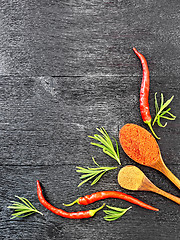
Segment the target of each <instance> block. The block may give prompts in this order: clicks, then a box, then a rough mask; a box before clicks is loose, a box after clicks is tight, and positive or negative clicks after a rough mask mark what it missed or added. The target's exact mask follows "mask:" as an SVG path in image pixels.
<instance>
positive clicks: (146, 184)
mask: <svg viewBox="0 0 180 240" xmlns="http://www.w3.org/2000/svg"><path fill="white" fill-rule="evenodd" d="M138 190H144V191H151V192H155V193H158V194H160V195H162V196H164V197H166V198H168V199H170V200H172V201H174V202H175V203H177V204H180V198H179V197H176V196H174V195H172V194H170V193H167V192H165V191H163V190H161V189H160V188H158V187H156V186H155V185H154V184H153V183H152V182H151V181H150V180H149V179H148V178H147V177H146V176H144V178H143V181H142V185H141V186H140V187H139V189H138Z"/></svg>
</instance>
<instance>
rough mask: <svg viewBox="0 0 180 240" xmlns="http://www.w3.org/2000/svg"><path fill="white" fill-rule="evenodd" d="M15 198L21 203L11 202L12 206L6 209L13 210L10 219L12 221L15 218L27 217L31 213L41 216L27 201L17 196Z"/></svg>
mask: <svg viewBox="0 0 180 240" xmlns="http://www.w3.org/2000/svg"><path fill="white" fill-rule="evenodd" d="M15 197H17V198H18V199H19V200H20V201H21V202H16V201H11V203H12V205H11V206H8V207H7V208H9V209H13V210H14V213H13V214H12V218H11V219H14V218H16V217H18V218H19V217H27V216H29V215H31V214H33V213H39V214H41V215H43V214H42V213H41V212H39V211H38V210H37V209H36V208H35V207H34V206H33V205H32V203H31V202H30V201H29V200H28V199H26V198H24V197H18V196H15Z"/></svg>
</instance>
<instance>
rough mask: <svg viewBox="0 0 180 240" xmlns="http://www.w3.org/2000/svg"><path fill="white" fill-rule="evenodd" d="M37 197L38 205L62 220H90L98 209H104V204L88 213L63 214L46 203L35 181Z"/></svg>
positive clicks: (38, 184)
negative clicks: (62, 218)
mask: <svg viewBox="0 0 180 240" xmlns="http://www.w3.org/2000/svg"><path fill="white" fill-rule="evenodd" d="M37 195H38V198H39V201H40V203H41V204H42V205H43V206H44V207H45V208H47V209H49V210H50V211H51V212H53V213H55V214H57V215H59V216H61V217H64V218H72V219H82V218H90V217H93V216H94V214H95V213H96V212H97V211H99V210H100V209H102V208H103V207H104V205H105V204H103V206H101V207H100V208H97V209H93V210H88V211H81V212H65V211H64V210H62V209H59V208H56V207H54V206H52V205H51V204H50V203H48V202H47V201H46V199H45V198H44V196H43V193H42V189H41V186H40V182H39V181H38V180H37Z"/></svg>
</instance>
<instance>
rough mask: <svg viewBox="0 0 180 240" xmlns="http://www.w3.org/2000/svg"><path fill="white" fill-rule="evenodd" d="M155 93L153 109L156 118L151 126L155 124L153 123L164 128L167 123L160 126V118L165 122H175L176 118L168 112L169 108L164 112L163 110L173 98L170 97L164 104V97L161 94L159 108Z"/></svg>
mask: <svg viewBox="0 0 180 240" xmlns="http://www.w3.org/2000/svg"><path fill="white" fill-rule="evenodd" d="M156 95H157V92H156V93H155V109H156V116H155V118H154V121H153V124H152V125H154V124H155V122H156V123H157V124H158V126H159V127H166V125H167V122H166V123H165V124H164V125H162V123H161V121H160V120H161V118H164V119H167V120H175V119H176V116H175V115H173V114H172V113H170V112H169V111H170V110H171V108H168V109H167V110H164V109H165V108H167V106H168V105H169V104H170V103H171V102H172V100H173V98H174V96H172V97H171V98H170V99H168V100H167V101H166V102H165V103H164V95H163V93H161V104H160V108H159V106H158V101H157V96H156ZM163 110H164V111H163ZM167 114H168V115H169V116H171V117H167V116H165V115H167Z"/></svg>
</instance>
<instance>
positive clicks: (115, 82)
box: [0, 76, 180, 165]
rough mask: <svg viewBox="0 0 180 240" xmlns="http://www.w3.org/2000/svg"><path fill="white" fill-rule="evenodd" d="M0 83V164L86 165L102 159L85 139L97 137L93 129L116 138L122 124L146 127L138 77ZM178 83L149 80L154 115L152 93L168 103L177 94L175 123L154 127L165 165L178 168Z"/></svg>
mask: <svg viewBox="0 0 180 240" xmlns="http://www.w3.org/2000/svg"><path fill="white" fill-rule="evenodd" d="M0 80H1V89H0V90H1V94H0V102H1V105H0V108H1V117H0V118H1V123H0V124H1V125H0V131H1V137H0V149H1V156H0V158H1V160H2V161H1V164H5V165H6V164H8V165H9V164H13V165H35V164H38V165H53V164H58V162H59V161H61V163H66V164H71V163H75V164H79V163H81V164H84V163H87V162H89V160H90V159H91V157H92V155H93V154H94V155H95V156H97V157H98V158H100V159H102V158H103V154H102V153H101V152H100V151H97V149H94V147H93V146H90V139H89V138H88V137H87V136H88V135H93V134H94V133H96V127H101V126H104V127H105V128H106V130H107V131H108V132H109V133H110V134H111V135H112V136H114V137H116V139H118V129H119V128H121V127H122V126H123V125H124V124H125V123H128V122H133V123H137V124H139V125H141V126H143V127H145V128H147V127H146V125H145V124H143V122H142V119H141V116H140V112H139V100H138V99H139V88H140V81H141V78H140V77H131V78H129V77H121V78H120V77H76V78H72V77H69V78H65V77H59V78H58V77H57V78H52V77H18V76H17V77H1V78H0ZM168 82H170V83H171V85H170V87H168V86H169V83H168ZM176 83H178V78H172V79H169V77H162V78H158V81H157V79H156V78H152V87H151V94H150V106H151V110H152V115H153V114H154V96H153V95H154V92H155V91H157V92H158V93H160V92H161V91H162V92H163V93H164V96H165V98H166V99H167V98H169V97H171V96H172V95H175V99H174V100H173V103H172V112H173V113H176V115H177V119H176V120H175V121H174V122H170V121H169V123H168V125H167V127H166V128H164V129H163V128H159V127H157V126H155V127H154V129H155V130H156V132H157V134H159V135H160V136H161V138H162V139H161V140H160V141H159V145H160V148H161V150H162V156H163V158H164V160H165V162H166V163H167V164H168V165H169V164H179V147H180V146H179V120H178V119H179V115H180V112H179V109H180V106H179V104H180V101H179V83H178V87H177V84H176ZM147 129H148V128H147ZM96 154H99V155H96ZM102 161H103V159H102Z"/></svg>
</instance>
